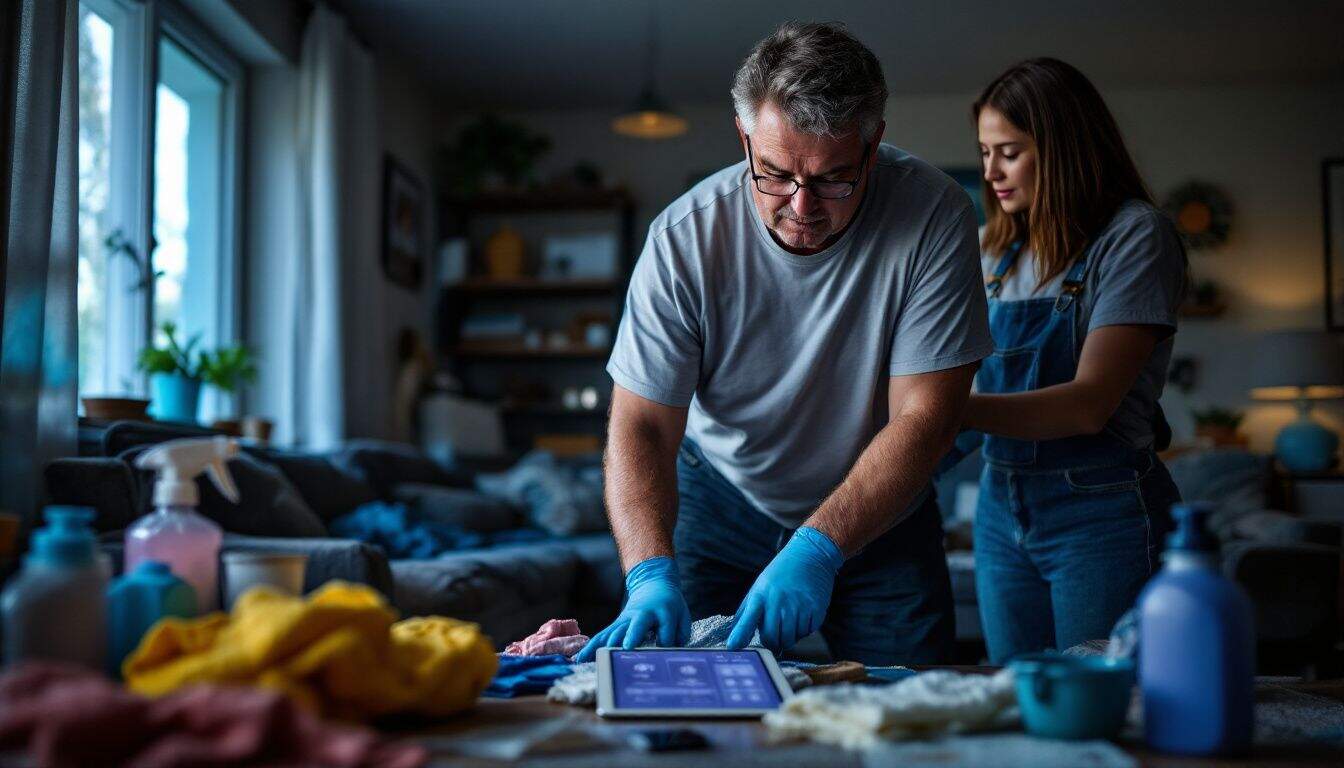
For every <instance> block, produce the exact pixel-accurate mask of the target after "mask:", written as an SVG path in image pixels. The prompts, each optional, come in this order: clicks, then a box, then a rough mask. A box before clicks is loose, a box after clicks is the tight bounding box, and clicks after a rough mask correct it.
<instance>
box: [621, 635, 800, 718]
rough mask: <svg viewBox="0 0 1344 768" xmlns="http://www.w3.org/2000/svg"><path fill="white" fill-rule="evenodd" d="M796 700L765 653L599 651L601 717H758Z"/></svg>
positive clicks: (752, 650) (758, 650) (747, 650)
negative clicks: (789, 698)
mask: <svg viewBox="0 0 1344 768" xmlns="http://www.w3.org/2000/svg"><path fill="white" fill-rule="evenodd" d="M792 695H793V689H791V688H790V687H789V684H788V682H786V681H785V680H784V675H783V673H781V672H780V671H779V665H778V664H777V663H775V657H774V655H773V654H771V653H770V651H768V650H766V649H765V648H744V649H742V650H740V651H729V650H726V649H722V648H639V649H636V650H633V651H625V650H621V649H619V648H599V649H598V650H597V714H598V715H599V716H601V717H756V716H760V715H763V714H765V713H766V712H772V711H774V710H775V709H777V708H779V705H780V703H781V702H783V701H784V699H787V698H788V697H790V696H792Z"/></svg>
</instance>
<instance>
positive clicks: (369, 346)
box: [276, 3, 386, 450]
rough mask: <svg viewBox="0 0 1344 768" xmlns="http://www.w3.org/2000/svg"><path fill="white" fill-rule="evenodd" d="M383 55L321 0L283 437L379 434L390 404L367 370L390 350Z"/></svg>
mask: <svg viewBox="0 0 1344 768" xmlns="http://www.w3.org/2000/svg"><path fill="white" fill-rule="evenodd" d="M374 88H375V70H374V61H373V56H372V55H371V53H370V52H369V51H368V50H367V49H365V48H364V47H363V46H362V45H361V44H360V43H359V42H357V41H356V40H355V39H354V37H353V36H352V35H351V34H350V32H349V30H348V28H347V26H346V22H345V20H344V18H342V17H341V16H340V15H339V14H337V13H335V12H333V11H332V10H330V9H329V8H327V7H326V5H324V4H322V3H318V4H317V5H316V6H315V7H314V9H313V13H312V15H311V17H310V18H309V21H308V27H307V29H306V30H305V32H304V38H303V52H302V56H301V60H300V63H299V89H298V91H299V92H298V120H297V126H298V135H297V140H296V143H297V148H298V163H297V169H298V181H297V186H296V194H297V206H296V207H297V216H296V222H295V237H296V242H295V248H294V253H293V258H292V259H291V260H290V268H289V270H288V271H287V280H286V282H287V290H286V292H285V295H286V296H287V297H288V302H287V304H286V306H285V307H283V310H284V311H285V313H286V314H285V318H286V319H285V323H284V326H283V327H282V328H281V329H280V330H281V332H282V336H283V338H282V339H281V340H280V341H281V347H282V348H283V350H284V351H283V353H282V354H281V355H277V358H278V362H279V363H280V365H281V367H282V369H283V370H282V375H281V376H280V377H279V379H280V382H279V383H280V386H281V387H282V390H283V392H282V397H281V398H280V402H279V406H280V408H279V413H278V414H277V415H278V422H279V423H278V424H277V435H276V436H277V439H278V441H279V442H282V443H288V444H298V445H302V446H305V447H307V448H310V449H314V450H325V449H329V448H332V447H334V446H336V445H338V444H339V443H340V442H341V441H342V440H344V439H345V438H347V437H350V436H357V435H371V434H378V432H379V431H380V429H381V428H380V426H379V425H380V424H381V423H382V420H383V419H384V418H385V417H384V412H385V410H386V406H385V405H384V404H383V403H382V402H380V401H382V400H385V399H386V397H385V396H383V397H378V396H377V391H378V389H379V387H376V386H374V382H378V381H380V380H381V377H384V376H385V375H386V374H385V373H384V372H383V371H381V370H367V368H369V367H370V366H369V365H368V363H369V362H371V361H376V360H380V359H382V357H384V354H383V350H382V349H381V346H382V339H384V338H385V336H386V334H385V333H384V332H383V325H384V324H385V323H386V320H385V315H386V311H385V307H384V306H382V302H383V301H384V299H383V295H384V294H383V292H382V291H381V290H374V288H376V287H377V286H378V285H379V283H380V281H381V279H382V277H381V275H380V273H379V266H378V253H379V251H378V248H379V239H378V227H379V223H380V222H381V211H380V190H381V184H380V182H381V170H382V165H381V164H382V153H381V151H380V146H381V145H380V143H379V141H378V134H377V123H376V108H377V102H376V94H375V91H374Z"/></svg>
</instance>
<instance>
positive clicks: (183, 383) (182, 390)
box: [149, 373, 201, 424]
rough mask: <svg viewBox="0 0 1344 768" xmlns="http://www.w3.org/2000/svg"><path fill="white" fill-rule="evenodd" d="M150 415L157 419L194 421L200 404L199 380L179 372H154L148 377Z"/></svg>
mask: <svg viewBox="0 0 1344 768" xmlns="http://www.w3.org/2000/svg"><path fill="white" fill-rule="evenodd" d="M149 391H150V398H151V400H152V403H151V405H150V415H151V416H153V417H154V418H156V419H158V420H159V421H175V422H178V423H180V424H195V423H196V408H197V406H199V405H200V404H201V380H200V379H191V378H188V377H186V376H183V375H181V374H179V373H156V374H153V375H151V376H150V377H149Z"/></svg>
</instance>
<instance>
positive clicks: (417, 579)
mask: <svg viewBox="0 0 1344 768" xmlns="http://www.w3.org/2000/svg"><path fill="white" fill-rule="evenodd" d="M391 567H392V580H393V582H394V584H395V593H396V604H397V607H398V608H399V609H400V610H401V612H402V613H403V614H405V615H413V616H427V615H439V616H449V617H452V618H455V619H462V620H464V621H474V622H476V623H477V624H480V625H481V629H482V630H484V631H485V633H486V634H488V635H489V636H490V637H491V639H492V640H493V641H494V644H495V647H496V648H503V647H504V646H505V645H508V644H509V643H510V642H513V641H514V640H520V639H522V638H524V637H526V636H528V635H530V634H532V633H533V632H534V631H536V629H537V627H539V626H541V624H542V623H543V622H545V621H546V620H547V619H554V618H565V617H568V616H569V612H570V608H571V606H570V595H571V594H572V592H573V589H574V582H575V577H576V572H577V570H578V568H579V557H578V556H577V555H576V554H575V553H574V550H573V548H571V547H569V546H566V545H565V544H563V543H555V542H546V543H540V544H525V545H516V546H506V547H499V548H496V549H491V550H485V551H478V552H464V553H455V554H451V555H445V556H444V557H441V558H438V559H435V560H395V561H393V562H392V564H391Z"/></svg>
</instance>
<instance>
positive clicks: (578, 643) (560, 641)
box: [504, 619, 588, 656]
mask: <svg viewBox="0 0 1344 768" xmlns="http://www.w3.org/2000/svg"><path fill="white" fill-rule="evenodd" d="M587 644H588V636H587V635H585V634H583V633H581V632H580V631H579V622H578V621H576V620H575V619H551V620H550V621H547V622H546V623H545V624H542V625H541V628H540V629H538V630H537V631H536V632H533V633H532V634H530V635H528V636H527V637H525V638H523V639H522V640H519V641H517V642H515V643H509V645H508V647H506V648H505V649H504V653H507V654H510V655H512V656H548V655H551V654H556V653H558V654H560V655H561V656H573V655H574V654H576V653H578V652H579V651H580V650H582V649H583V646H585V645H587Z"/></svg>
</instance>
